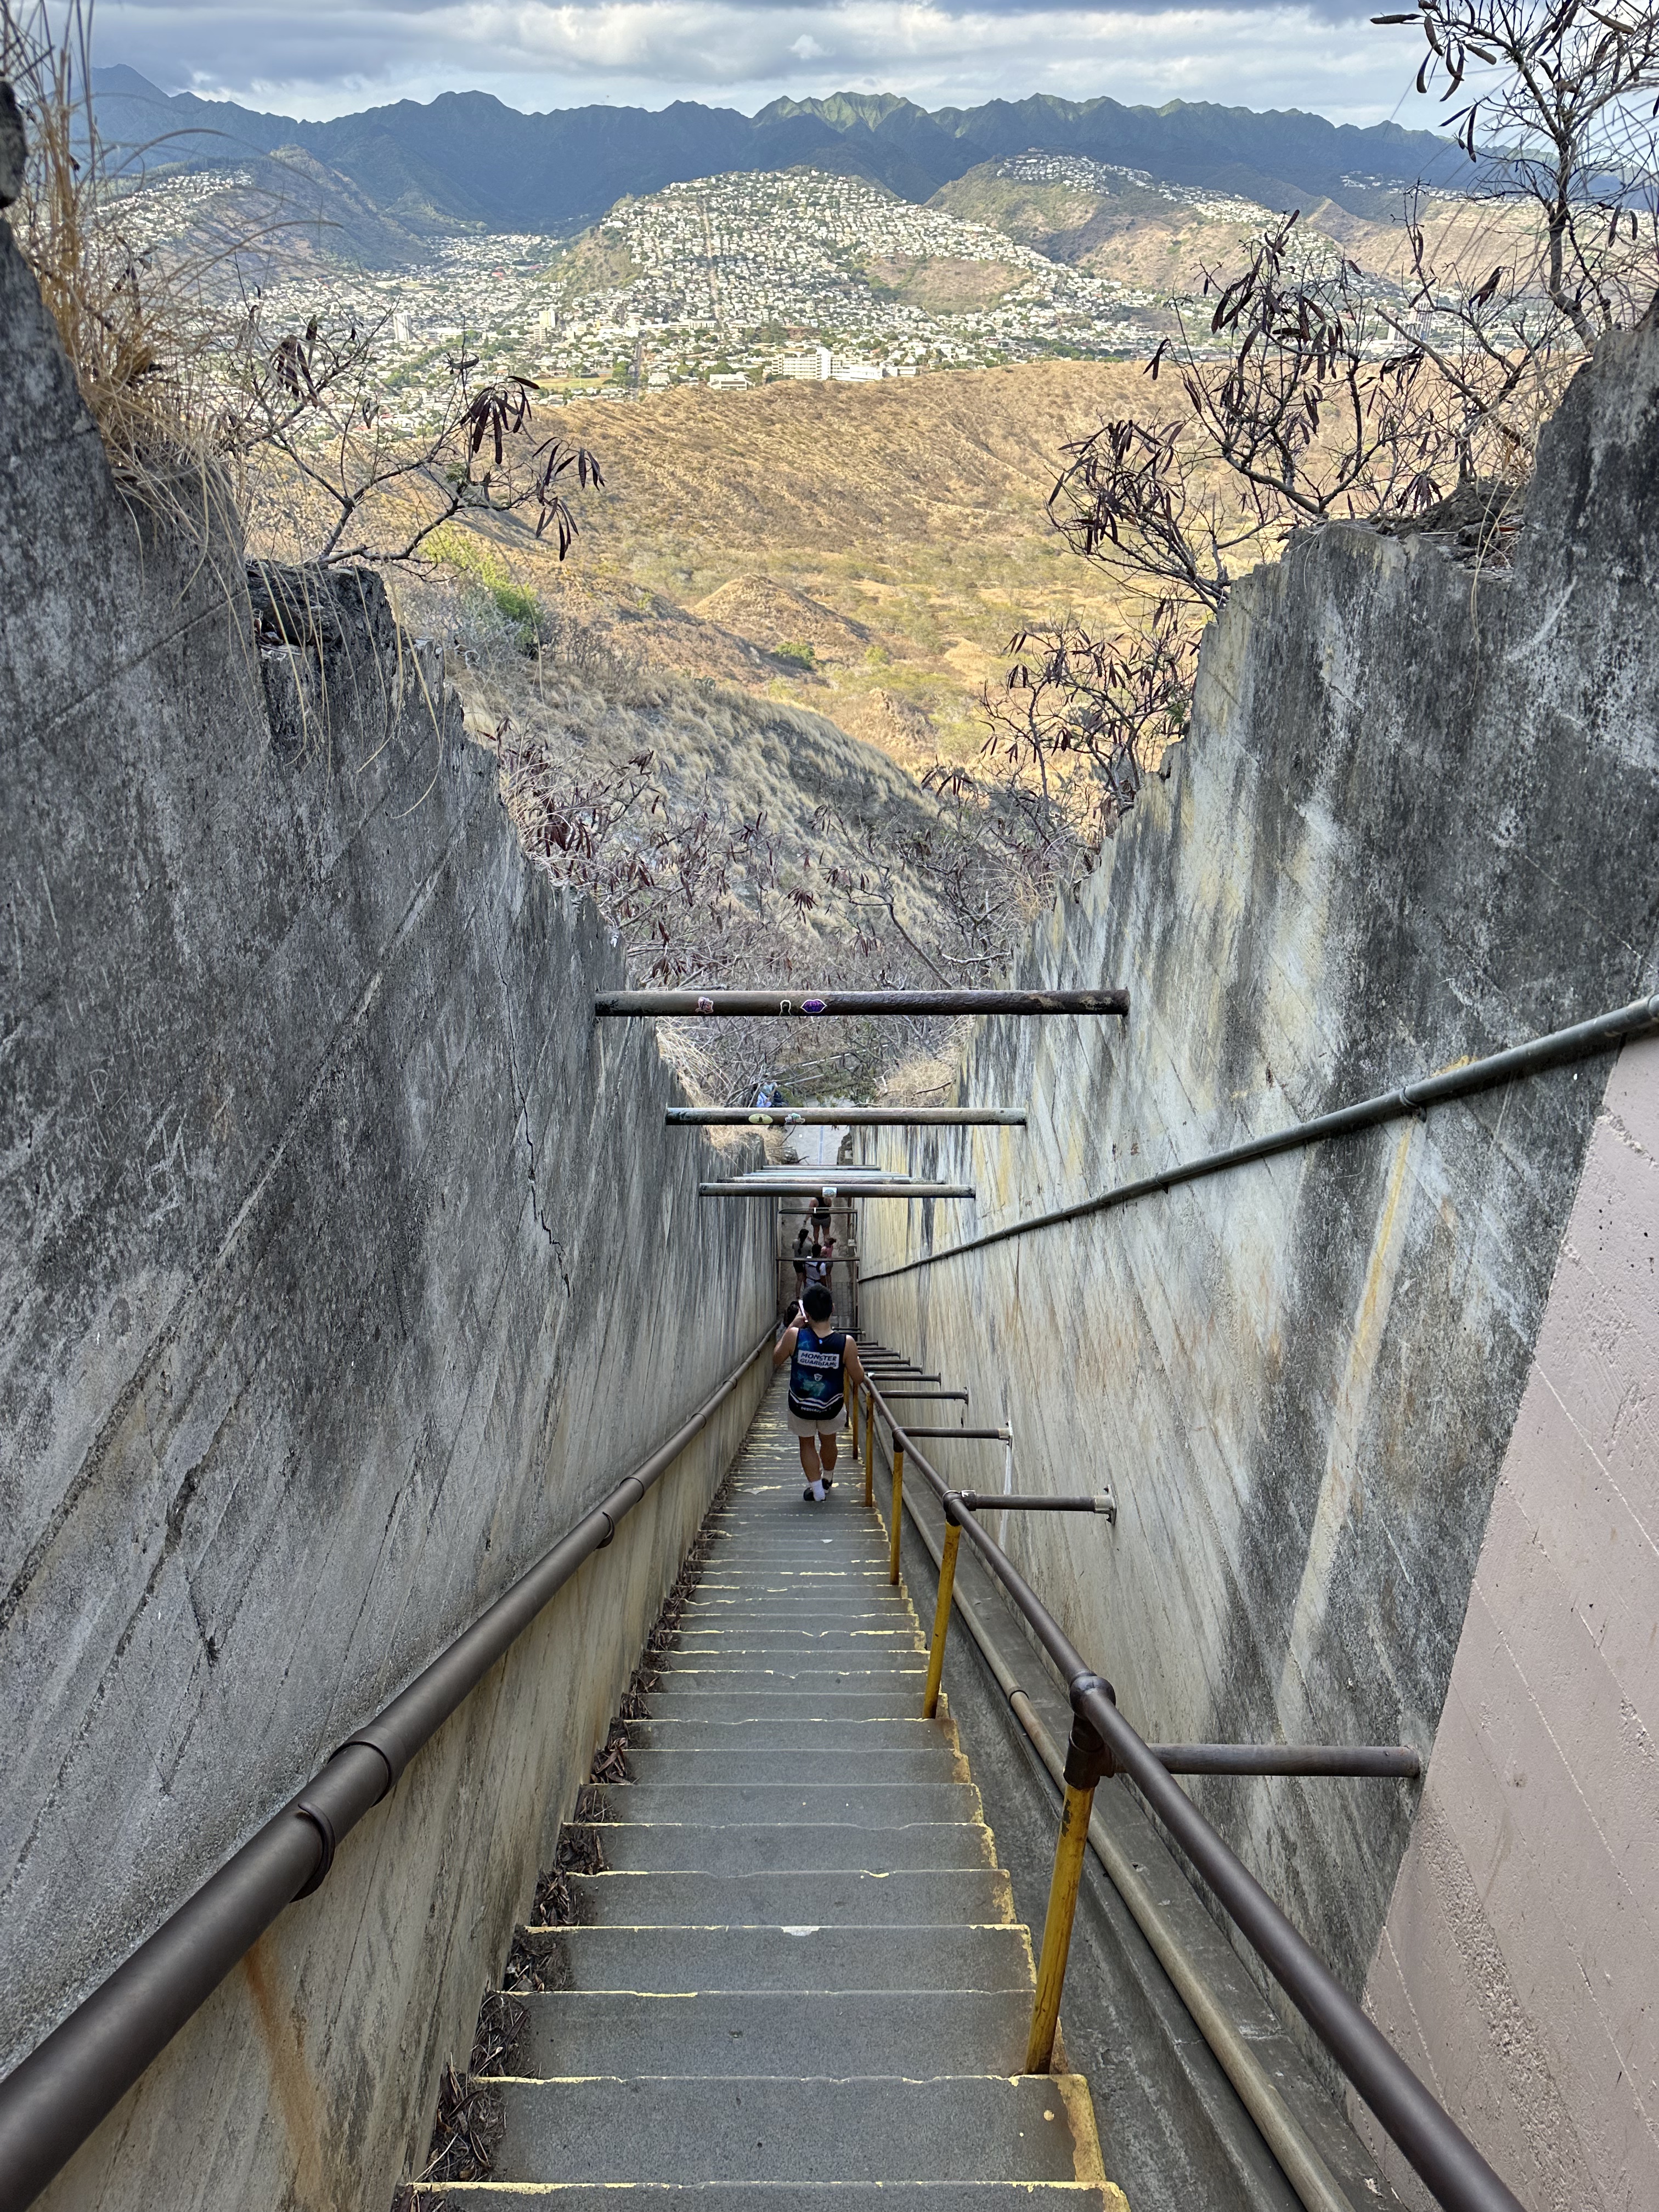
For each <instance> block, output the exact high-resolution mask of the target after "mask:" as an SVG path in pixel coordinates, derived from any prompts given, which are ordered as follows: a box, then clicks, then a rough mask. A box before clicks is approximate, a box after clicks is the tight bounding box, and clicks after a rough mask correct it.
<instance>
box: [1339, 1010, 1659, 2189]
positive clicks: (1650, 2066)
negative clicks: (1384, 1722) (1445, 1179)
mask: <svg viewBox="0 0 1659 2212" xmlns="http://www.w3.org/2000/svg"><path fill="white" fill-rule="evenodd" d="M1656 1156H1659V1042H1647V1043H1642V1044H1636V1045H1631V1046H1629V1047H1627V1048H1626V1051H1625V1053H1624V1054H1623V1055H1622V1057H1621V1058H1620V1063H1619V1065H1618V1066H1617V1067H1616V1068H1615V1069H1614V1071H1613V1077H1612V1079H1611V1080H1610V1082H1609V1083H1608V1085H1607V1097H1606V1099H1605V1102H1604V1104H1603V1108H1602V1111H1601V1115H1600V1117H1599V1119H1598V1121H1597V1122H1596V1126H1595V1135H1594V1137H1593V1139H1592V1140H1591V1144H1590V1152H1589V1161H1588V1163H1587V1165H1586V1167H1585V1171H1584V1179H1583V1182H1582V1183H1581V1184H1580V1186H1579V1190H1578V1196H1577V1202H1576V1203H1575V1205H1574V1206H1573V1209H1572V1214H1571V1219H1570V1220H1569V1222H1568V1224H1567V1233H1566V1237H1565V1242H1564V1243H1563V1245H1562V1248H1561V1256H1560V1260H1559V1264H1558V1266H1557V1268H1556V1274H1555V1281H1554V1284H1553V1287H1552V1289H1551V1291H1550V1298H1549V1304H1548V1306H1547V1309H1546V1311H1545V1315H1544V1323H1543V1328H1542V1329H1541V1332H1540V1334H1539V1339H1538V1346H1537V1351H1536V1353H1535V1356H1534V1361H1533V1365H1532V1368H1531V1370H1530V1372H1529V1374H1528V1377H1527V1385H1526V1390H1525V1393H1524V1395H1523V1396H1522V1401H1521V1412H1520V1416H1519V1418H1518V1419H1517V1420H1516V1425H1515V1430H1514V1433H1513V1434H1512V1436H1511V1437H1510V1448H1509V1451H1508V1453H1507V1455H1506V1456H1505V1458H1504V1468H1503V1473H1502V1475H1501V1476H1500V1478H1499V1480H1498V1488H1497V1491H1496V1492H1495V1493H1494V1495H1493V1498H1492V1515H1491V1518H1490V1519H1489V1521H1488V1522H1487V1524H1486V1540H1485V1541H1484V1542H1483V1544H1482V1546H1481V1547H1480V1563H1479V1565H1478V1566H1477V1567H1476V1570H1475V1577H1474V1589H1472V1590H1471V1592H1470V1593H1469V1606H1468V1614H1467V1615H1466V1617H1465V1620H1464V1623H1463V1633H1462V1638H1461V1639H1460V1641H1459V1643H1458V1646H1457V1656H1456V1658H1455V1661H1454V1662H1453V1664H1452V1674H1451V1687H1450V1689H1449V1692H1448V1694H1447V1698H1446V1705H1445V1711H1444V1712H1443V1715H1442V1717H1441V1722H1440V1728H1439V1731H1438V1733H1437V1735H1436V1737H1435V1745H1434V1757H1433V1759H1432V1760H1431V1763H1430V1766H1429V1772H1428V1780H1427V1784H1426V1786H1425V1790H1424V1796H1423V1808H1422V1811H1421V1813H1420V1814H1419V1816H1418V1820H1417V1822H1416V1825H1415V1826H1414V1828H1413V1833H1412V1840H1411V1844H1410V1847H1409V1849H1408V1850H1407V1853H1406V1857H1405V1859H1404V1861H1403V1863H1402V1864H1401V1869H1400V1877H1399V1880H1398V1881H1397V1882H1396V1884H1395V1893H1394V1898H1393V1901H1392V1902H1391V1904H1390V1905H1389V1917H1388V1923H1387V1925H1386V1926H1385V1927H1384V1929H1383V1938H1382V1942H1380V1944H1379V1945H1378V1948H1377V1954H1376V1958H1375V1960H1373V1961H1372V1964H1371V1971H1370V1975H1369V1976H1368V1978H1367V1981H1366V2000H1367V2002H1368V2004H1369V2006H1370V2009H1371V2011H1372V2012H1373V2014H1374V2015H1376V2019H1377V2021H1378V2022H1379V2024H1380V2025H1381V2026H1382V2027H1383V2029H1384V2030H1385V2031H1386V2033H1388V2034H1389V2037H1390V2038H1391V2039H1393V2041H1394V2043H1395V2045H1396V2047H1397V2048H1398V2049H1399V2050H1401V2051H1403V2052H1404V2054H1405V2056H1406V2057H1407V2058H1408V2059H1409V2060H1410V2062H1411V2063H1412V2064H1413V2066H1415V2067H1416V2068H1417V2069H1418V2070H1419V2073H1421V2074H1422V2075H1423V2077H1424V2079H1425V2081H1428V2082H1429V2083H1430V2084H1431V2087H1433V2089H1434V2092H1435V2094H1436V2095H1437V2097H1439V2099H1440V2100H1441V2101H1442V2102H1443V2104H1444V2105H1445V2106H1447V2107H1448V2109H1449V2110H1450V2111H1451V2112H1454V2113H1455V2114H1456V2115H1457V2116H1458V2118H1460V2119H1461V2120H1462V2123H1463V2124H1464V2125H1465V2126H1466V2127H1468V2128H1470V2129H1471V2130H1474V2131H1475V2132H1477V2133H1478V2134H1479V2135H1480V2136H1481V2137H1482V2138H1483V2139H1484V2140H1485V2141H1486V2142H1487V2143H1488V2144H1489V2145H1499V2146H1501V2147H1502V2150H1501V2155H1500V2158H1499V2163H1500V2164H1501V2166H1503V2168H1504V2172H1505V2176H1506V2178H1507V2179H1509V2181H1510V2185H1511V2186H1512V2187H1514V2188H1515V2189H1516V2190H1517V2191H1519V2193H1520V2194H1521V2195H1522V2197H1523V2198H1524V2199H1525V2200H1526V2202H1527V2203H1529V2204H1534V2205H1537V2206H1540V2207H1548V2208H1550V2212H1556V2208H1557V2207H1560V2208H1563V2212H1565V2208H1568V2207H1575V2208H1576V2207H1581V2206H1582V2207H1589V2206H1594V2207H1595V2208H1596V2212H1602V2208H1606V2212H1614V2208H1617V2212H1640V2208H1642V2207H1644V2206H1647V2205H1650V2204H1651V2203H1653V2202H1654V2199H1655V2195H1656V2191H1659V1751H1656V1739H1659V1434H1656V1404H1655V1393H1656V1388H1659V1288H1656V1273H1659V1168H1656V1164H1655V1162H1656ZM1360 2117H1361V2124H1362V2126H1364V2129H1365V2131H1366V2132H1367V2133H1368V2134H1370V2136H1372V2137H1373V2138H1374V2140H1375V2141H1376V2146H1377V2149H1378V2154H1379V2156H1380V2157H1382V2158H1383V2160H1384V2162H1385V2164H1386V2165H1387V2166H1388V2168H1389V2171H1390V2172H1391V2173H1392V2174H1393V2177H1394V2179H1395V2183H1396V2185H1397V2186H1398V2187H1399V2188H1400V2190H1401V2194H1402V2195H1403V2196H1405V2197H1407V2200H1408V2201H1409V2202H1411V2203H1415V2204H1424V2205H1426V2204H1428V2203H1430V2202H1431V2200H1430V2199H1429V2198H1428V2197H1425V2194H1424V2192H1423V2191H1422V2190H1421V2188H1420V2187H1419V2186H1418V2185H1416V2184H1415V2183H1414V2182H1413V2179H1412V2178H1411V2177H1410V2175H1409V2174H1407V2173H1403V2172H1395V2166H1396V2165H1397V2160H1396V2159H1395V2158H1394V2157H1391V2156H1390V2154H1389V2147H1388V2145H1387V2142H1386V2138H1384V2137H1383V2136H1381V2135H1380V2133H1379V2132H1378V2131H1377V2130H1376V2128H1375V2124H1374V2123H1370V2122H1369V2120H1368V2119H1367V2118H1365V2117H1364V2116H1363V2115H1362V2116H1360Z"/></svg>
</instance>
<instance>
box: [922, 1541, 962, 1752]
mask: <svg viewBox="0 0 1659 2212" xmlns="http://www.w3.org/2000/svg"><path fill="white" fill-rule="evenodd" d="M961 1541H962V1528H961V1524H960V1523H959V1522H957V1520H955V1519H954V1518H953V1517H952V1515H951V1505H950V1501H949V1500H948V1499H947V1500H946V1501H945V1549H944V1552H943V1553H942V1555H941V1556H940V1559H939V1603H938V1604H937V1605H936V1606H935V1607H933V1643H932V1644H930V1645H929V1647H928V1651H927V1691H926V1692H925V1693H924V1695H923V1698H922V1701H921V1717H922V1718H923V1719H924V1720H927V1721H931V1720H933V1719H934V1718H936V1717H937V1716H938V1713H939V1683H940V1681H941V1680H942V1679H943V1677H944V1674H945V1634H946V1632H947V1631H948V1630H949V1628H950V1626H951V1594H952V1592H953V1591H954V1590H955V1589H956V1586H957V1545H958V1544H960V1543H961Z"/></svg>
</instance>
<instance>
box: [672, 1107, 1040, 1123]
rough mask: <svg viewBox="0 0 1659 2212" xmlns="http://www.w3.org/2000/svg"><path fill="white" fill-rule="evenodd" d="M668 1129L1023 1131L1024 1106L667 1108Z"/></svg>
mask: <svg viewBox="0 0 1659 2212" xmlns="http://www.w3.org/2000/svg"><path fill="white" fill-rule="evenodd" d="M666 1119H667V1122H668V1126H669V1127H670V1128H671V1129H685V1128H699V1129H709V1128H714V1129H732V1128H749V1127H757V1128H762V1129H801V1128H805V1129H977V1128H985V1127H992V1128H1000V1129H1023V1128H1024V1127H1025V1109H1024V1107H1023V1106H671V1107H669V1108H668V1109H667V1114H666Z"/></svg>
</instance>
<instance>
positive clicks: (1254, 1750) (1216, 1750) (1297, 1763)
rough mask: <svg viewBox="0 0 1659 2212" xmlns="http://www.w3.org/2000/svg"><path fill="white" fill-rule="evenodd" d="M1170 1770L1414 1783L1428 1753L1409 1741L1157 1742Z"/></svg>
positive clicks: (1161, 1761)
mask: <svg viewBox="0 0 1659 2212" xmlns="http://www.w3.org/2000/svg"><path fill="white" fill-rule="evenodd" d="M1147 1749H1148V1750H1149V1751H1150V1752H1152V1754H1153V1756H1154V1757H1155V1758H1156V1759H1157V1760H1158V1764H1159V1765H1161V1766H1162V1767H1163V1769H1164V1772H1165V1773H1166V1774H1343V1775H1349V1776H1354V1777H1373V1778H1375V1777H1382V1778H1389V1777H1394V1778H1396V1779H1398V1780H1400V1781H1402V1782H1415V1781H1416V1780H1417V1779H1418V1778H1419V1776H1420V1775H1421V1774H1422V1771H1423V1755H1422V1753H1420V1752H1417V1751H1413V1749H1412V1747H1411V1746H1410V1745H1409V1744H1405V1743H1154V1744H1149V1745H1148V1746H1147Z"/></svg>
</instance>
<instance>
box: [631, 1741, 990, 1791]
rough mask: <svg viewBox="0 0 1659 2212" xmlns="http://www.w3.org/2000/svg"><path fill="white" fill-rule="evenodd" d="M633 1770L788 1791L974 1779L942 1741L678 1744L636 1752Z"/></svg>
mask: <svg viewBox="0 0 1659 2212" xmlns="http://www.w3.org/2000/svg"><path fill="white" fill-rule="evenodd" d="M628 1771H629V1778H631V1779H632V1780H633V1781H635V1782H637V1783H650V1784H658V1783H708V1782H719V1783H744V1784H754V1785H756V1786H757V1788H764V1789H769V1790H787V1789H789V1788H791V1787H792V1786H793V1785H794V1784H798V1783H811V1784H814V1785H815V1786H819V1787H822V1786H823V1785H825V1784H830V1783H843V1784H849V1785H854V1786H861V1785H862V1784H866V1783H872V1782H885V1783H911V1782H966V1781H967V1779H968V1762H967V1760H966V1759H964V1758H963V1756H962V1753H960V1752H958V1751H953V1750H952V1749H951V1747H950V1745H949V1744H945V1743H939V1742H933V1743H922V1744H916V1745H913V1746H910V1747H907V1748H905V1749H904V1750H902V1751H896V1750H894V1751H880V1750H878V1749H876V1748H875V1747H873V1746H872V1747H868V1748H865V1747H859V1748H858V1749H856V1750H842V1751H836V1750H829V1751H826V1750H821V1749H819V1748H817V1747H813V1748H812V1749H811V1750H810V1751H809V1750H808V1748H807V1747H806V1746H805V1744H803V1745H802V1746H801V1747H799V1749H794V1748H792V1749H789V1750H783V1751H764V1750H762V1751H755V1750H743V1749H732V1748H728V1747H721V1748H719V1749H710V1748H709V1747H707V1746H706V1745H698V1746H696V1747H675V1748H674V1749H673V1750H671V1751H645V1750H641V1751H630V1752H629V1753H628Z"/></svg>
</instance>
